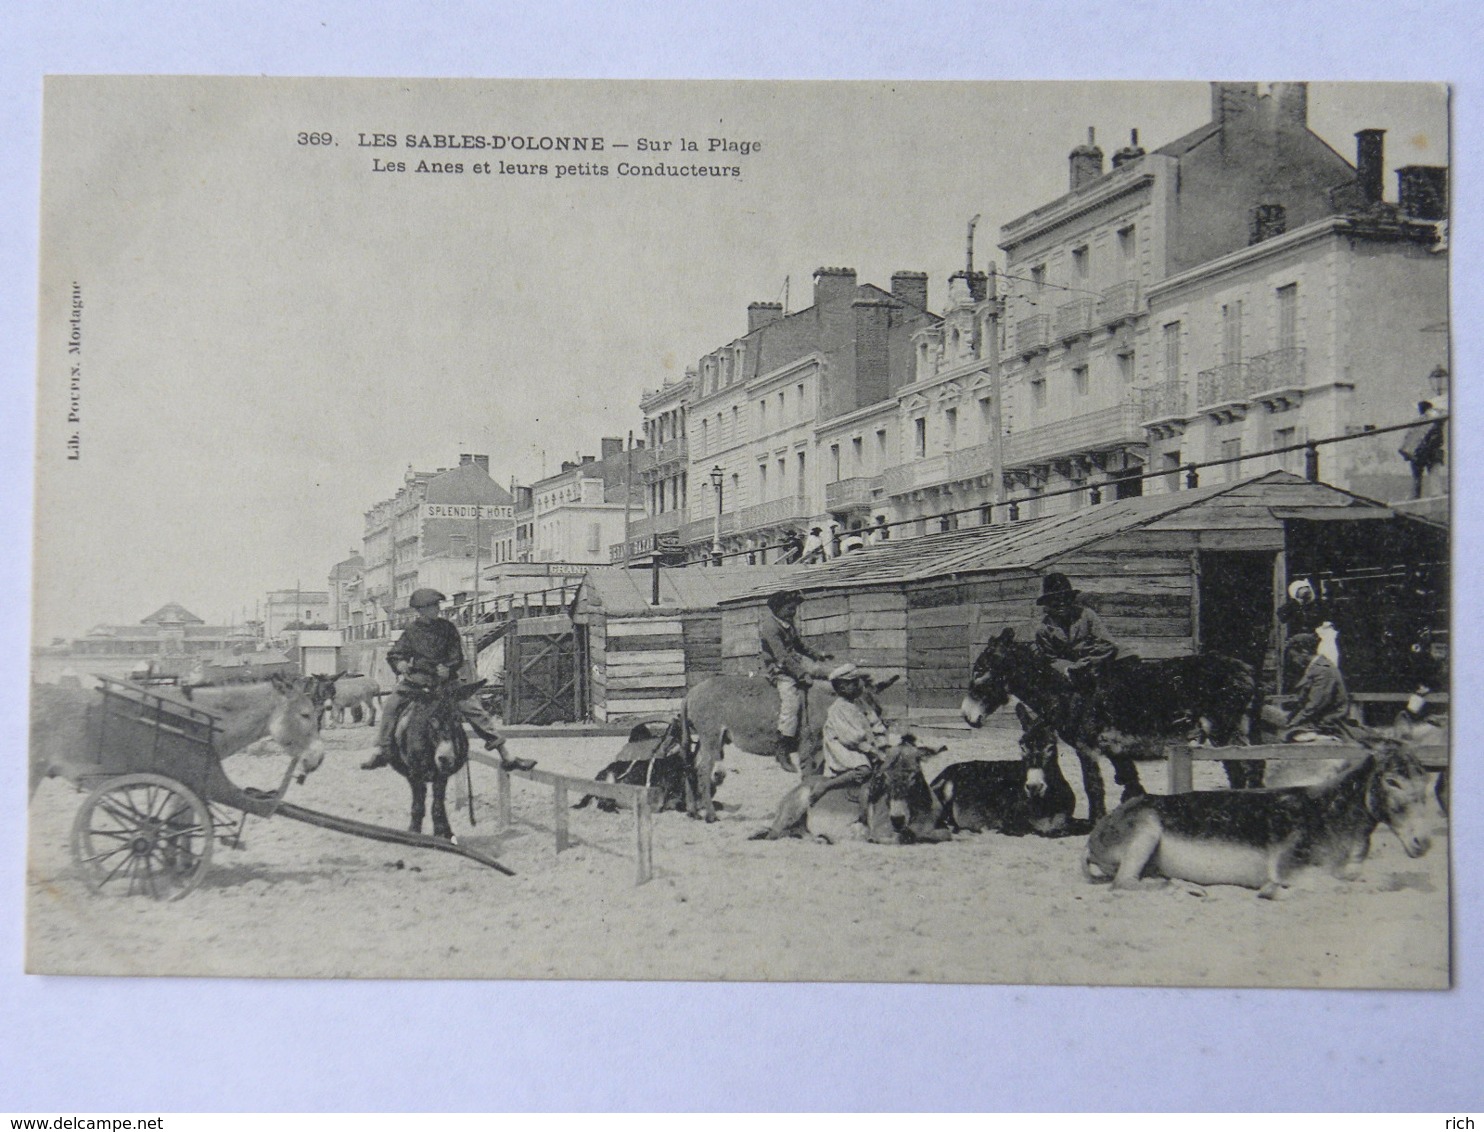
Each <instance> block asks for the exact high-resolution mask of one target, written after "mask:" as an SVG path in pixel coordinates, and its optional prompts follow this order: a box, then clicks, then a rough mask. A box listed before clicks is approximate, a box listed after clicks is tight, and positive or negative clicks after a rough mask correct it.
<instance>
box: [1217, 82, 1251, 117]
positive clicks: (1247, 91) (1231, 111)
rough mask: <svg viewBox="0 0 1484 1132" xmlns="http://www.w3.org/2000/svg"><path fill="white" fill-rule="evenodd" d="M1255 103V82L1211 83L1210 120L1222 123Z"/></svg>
mask: <svg viewBox="0 0 1484 1132" xmlns="http://www.w3.org/2000/svg"><path fill="white" fill-rule="evenodd" d="M1256 105H1257V84H1256V83H1212V84H1211V121H1213V122H1215V123H1216V124H1217V125H1222V124H1224V123H1226V122H1227V121H1229V120H1230V119H1232V118H1235V117H1237V115H1239V114H1245V113H1246V112H1247V111H1249V110H1251V109H1252V108H1253V107H1254V106H1256Z"/></svg>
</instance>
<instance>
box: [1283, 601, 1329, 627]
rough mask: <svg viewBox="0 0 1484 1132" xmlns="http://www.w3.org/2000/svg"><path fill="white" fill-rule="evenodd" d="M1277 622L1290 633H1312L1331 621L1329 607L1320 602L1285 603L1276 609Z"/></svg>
mask: <svg viewBox="0 0 1484 1132" xmlns="http://www.w3.org/2000/svg"><path fill="white" fill-rule="evenodd" d="M1278 620H1279V621H1280V622H1281V623H1282V624H1283V625H1284V627H1285V628H1287V630H1288V631H1289V633H1290V634H1292V633H1312V632H1314V630H1315V629H1317V628H1319V626H1321V625H1323V624H1324V623H1325V622H1326V621H1333V620H1334V618H1333V617H1332V616H1330V611H1329V605H1328V604H1327V603H1326V602H1322V601H1318V600H1315V601H1310V602H1299V601H1292V600H1290V601H1285V602H1284V603H1283V604H1282V605H1280V606H1279V607H1278Z"/></svg>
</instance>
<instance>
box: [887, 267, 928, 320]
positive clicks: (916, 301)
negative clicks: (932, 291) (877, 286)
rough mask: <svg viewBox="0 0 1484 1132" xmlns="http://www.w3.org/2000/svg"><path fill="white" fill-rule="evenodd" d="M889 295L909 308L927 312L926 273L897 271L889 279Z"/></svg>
mask: <svg viewBox="0 0 1484 1132" xmlns="http://www.w3.org/2000/svg"><path fill="white" fill-rule="evenodd" d="M891 293H892V295H893V297H895V298H898V299H901V300H902V302H904V303H906V304H907V305H908V306H909V307H916V308H917V309H918V310H924V311H925V310H927V303H928V277H927V272H926V271H897V272H894V273H893V274H892V277H891Z"/></svg>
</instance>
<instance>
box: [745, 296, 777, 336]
mask: <svg viewBox="0 0 1484 1132" xmlns="http://www.w3.org/2000/svg"><path fill="white" fill-rule="evenodd" d="M782 317H783V304H782V303H748V304H747V333H749V334H751V333H752V332H753V331H754V330H756V329H758V328H759V327H761V326H767V325H768V323H770V322H777V321H778V320H779V319H780V318H782Z"/></svg>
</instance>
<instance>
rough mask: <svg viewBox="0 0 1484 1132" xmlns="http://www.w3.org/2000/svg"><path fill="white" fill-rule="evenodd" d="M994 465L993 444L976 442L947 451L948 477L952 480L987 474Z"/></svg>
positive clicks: (969, 478) (968, 478)
mask: <svg viewBox="0 0 1484 1132" xmlns="http://www.w3.org/2000/svg"><path fill="white" fill-rule="evenodd" d="M993 465H994V445H993V444H976V445H974V447H972V448H960V449H959V450H958V451H957V452H950V453H948V478H949V479H950V480H952V481H954V482H957V481H959V480H971V479H974V478H975V477H976V476H987V475H989V474H990V471H991V469H992V467H993Z"/></svg>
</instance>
